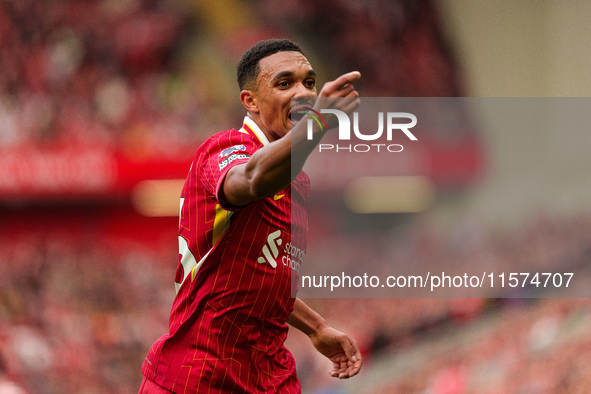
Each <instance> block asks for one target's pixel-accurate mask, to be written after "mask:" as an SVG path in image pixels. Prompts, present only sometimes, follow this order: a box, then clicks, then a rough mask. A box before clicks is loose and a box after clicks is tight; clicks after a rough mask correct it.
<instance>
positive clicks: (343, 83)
mask: <svg viewBox="0 0 591 394" xmlns="http://www.w3.org/2000/svg"><path fill="white" fill-rule="evenodd" d="M359 78H361V73H360V72H359V71H351V72H348V73H346V74H343V75H341V76H340V77H338V78H337V79H335V80H334V81H333V82H334V84H335V86H336V87H337V89H343V88H345V87H347V86H349V85H350V84H352V83H355V81H357V80H358V79H359Z"/></svg>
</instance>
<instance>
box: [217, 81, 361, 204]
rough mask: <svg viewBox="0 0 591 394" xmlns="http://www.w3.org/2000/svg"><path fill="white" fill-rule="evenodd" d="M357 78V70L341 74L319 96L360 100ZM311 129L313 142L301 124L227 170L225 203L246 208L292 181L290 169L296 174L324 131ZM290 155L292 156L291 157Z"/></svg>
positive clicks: (327, 84)
mask: <svg viewBox="0 0 591 394" xmlns="http://www.w3.org/2000/svg"><path fill="white" fill-rule="evenodd" d="M360 77H361V74H360V73H359V72H358V71H353V72H350V73H347V74H343V75H341V76H340V77H339V78H337V79H335V80H334V81H331V82H327V83H326V84H325V85H324V86H323V88H322V90H321V91H320V95H319V96H320V97H359V94H358V93H357V91H356V90H355V88H354V86H353V83H354V82H355V81H356V80H358V79H359V78H360ZM314 127H316V128H315V129H314V132H315V134H316V136H317V137H318V138H316V136H315V138H314V139H313V140H307V139H306V138H305V137H304V136H305V135H306V128H307V125H306V122H304V121H300V122H298V124H297V125H295V126H294V127H293V129H292V131H291V132H289V133H287V134H286V135H285V136H284V137H282V138H279V139H278V140H276V141H273V142H271V143H270V144H268V145H266V146H264V147H263V148H261V149H259V150H258V151H257V152H256V153H255V154H253V155H252V157H251V158H250V159H249V160H248V162H247V163H245V164H241V165H237V166H235V167H233V168H232V169H230V171H228V174H226V177H225V179H224V184H223V189H222V190H223V193H224V197H225V199H226V201H227V202H228V203H230V204H232V205H234V206H242V205H246V204H248V203H249V202H251V201H254V200H256V199H260V198H264V197H270V196H272V195H274V194H275V193H277V192H278V191H280V190H282V189H283V188H285V187H286V186H287V185H289V183H290V182H291V181H292V179H291V176H292V169H293V170H294V171H293V173H294V174H297V173H299V171H300V170H301V169H302V168H303V166H304V163H305V160H306V158H307V157H308V156H309V155H310V153H311V152H312V151H313V149H314V147H315V146H316V144H317V143H318V141H319V140H320V138H321V137H322V135H323V134H324V132H325V131H326V130H321V129H320V128H319V127H317V126H316V125H314ZM294 136H297V138H295V137H294ZM292 149H293V150H292ZM292 152H293V153H294V154H295V155H294V156H293V157H292ZM292 159H293V160H292Z"/></svg>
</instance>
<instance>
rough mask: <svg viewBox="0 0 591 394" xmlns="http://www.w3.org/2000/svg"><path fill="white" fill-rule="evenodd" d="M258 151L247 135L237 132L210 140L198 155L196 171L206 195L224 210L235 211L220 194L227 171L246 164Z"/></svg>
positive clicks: (217, 135) (219, 135)
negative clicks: (198, 167)
mask: <svg viewBox="0 0 591 394" xmlns="http://www.w3.org/2000/svg"><path fill="white" fill-rule="evenodd" d="M258 149H259V146H258V145H257V143H256V142H255V141H254V140H253V139H252V137H251V136H250V135H249V134H248V133H244V132H241V131H237V130H229V131H225V132H221V133H218V134H216V135H215V136H213V137H212V138H210V139H209V140H208V141H207V142H206V143H205V144H204V145H203V150H202V151H201V152H199V153H198V154H199V155H200V157H199V158H198V165H199V166H200V167H201V169H197V171H198V173H199V174H200V181H201V183H202V185H203V188H204V189H205V190H206V191H207V193H209V194H211V196H212V197H213V198H215V200H216V201H217V202H218V204H220V205H221V206H222V208H224V209H226V210H230V211H231V210H235V209H236V208H237V207H234V206H232V205H230V204H229V203H228V202H227V201H226V200H225V199H224V198H223V195H222V193H221V187H222V184H223V181H224V178H225V176H226V174H227V173H228V171H229V170H230V169H231V168H232V167H234V166H237V165H239V164H243V163H246V162H247V161H248V160H249V159H250V157H251V156H252V155H253V154H254V152H256V151H257V150H258Z"/></svg>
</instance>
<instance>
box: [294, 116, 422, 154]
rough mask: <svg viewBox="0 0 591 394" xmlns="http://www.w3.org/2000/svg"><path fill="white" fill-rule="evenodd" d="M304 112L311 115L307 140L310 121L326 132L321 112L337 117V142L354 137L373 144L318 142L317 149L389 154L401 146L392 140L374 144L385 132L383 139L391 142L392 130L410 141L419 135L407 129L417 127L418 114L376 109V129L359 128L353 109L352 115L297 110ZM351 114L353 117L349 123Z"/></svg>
mask: <svg viewBox="0 0 591 394" xmlns="http://www.w3.org/2000/svg"><path fill="white" fill-rule="evenodd" d="M299 112H300V113H302V114H304V115H310V117H311V118H312V119H308V128H307V138H308V140H312V139H313V133H314V131H313V123H312V122H313V121H315V122H316V123H317V124H318V125H319V126H320V128H321V130H323V131H325V130H327V129H328V126H327V122H326V120H325V119H324V117H323V116H322V114H332V115H335V116H336V119H337V122H338V139H339V141H351V140H352V139H353V140H354V139H357V140H360V141H373V142H374V143H361V144H348V145H343V144H336V145H335V144H319V145H318V151H319V152H324V151H330V150H332V151H335V152H342V151H346V152H358V153H365V152H370V151H374V152H380V151H387V152H392V153H397V152H402V151H403V150H404V147H403V146H402V145H401V144H394V143H391V144H390V143H388V144H386V143H377V140H379V139H381V138H382V137H383V135H384V133H385V136H386V140H387V141H389V142H391V141H392V139H393V137H394V136H395V133H397V132H402V133H403V134H404V135H405V136H406V137H407V138H408V139H409V140H411V141H418V138H417V137H416V136H415V135H414V134H413V133H412V132H411V131H410V129H411V128H413V127H414V126H416V124H417V117H416V116H415V115H414V114H411V113H409V112H378V113H377V119H378V128H377V130H376V131H371V132H369V131H367V130H360V126H359V125H360V120H359V118H360V117H359V113H358V112H353V113H352V114H351V115H347V113H345V112H343V111H341V110H338V109H333V108H331V109H328V108H322V109H320V111H316V110H314V109H312V108H309V107H306V108H304V109H303V110H301V111H299ZM350 116H352V117H353V121H352V122H351V119H350Z"/></svg>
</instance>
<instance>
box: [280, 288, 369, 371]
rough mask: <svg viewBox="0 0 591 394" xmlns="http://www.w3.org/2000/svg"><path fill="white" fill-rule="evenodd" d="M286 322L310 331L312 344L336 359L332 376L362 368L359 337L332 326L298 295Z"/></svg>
mask: <svg viewBox="0 0 591 394" xmlns="http://www.w3.org/2000/svg"><path fill="white" fill-rule="evenodd" d="M287 323H289V324H290V325H291V326H293V327H295V328H297V329H298V330H300V331H302V332H303V333H304V334H306V335H308V337H309V338H310V340H311V341H312V344H313V345H314V347H315V348H316V350H318V351H319V352H320V353H321V354H323V355H324V356H326V357H327V358H328V359H329V360H331V361H332V363H333V369H332V370H330V371H329V374H330V376H332V377H335V378H339V379H347V378H350V377H352V376H355V375H357V373H359V370H361V365H362V364H363V359H362V357H361V352H360V351H359V345H358V344H357V341H355V340H354V339H353V338H351V337H349V336H348V335H347V334H345V333H343V332H341V331H338V330H335V329H334V328H332V327H331V326H330V325H329V324H328V323H327V322H326V320H324V318H323V317H322V316H320V315H319V314H318V313H317V312H315V311H314V310H313V309H312V308H310V307H309V306H308V305H306V304H305V303H304V302H303V301H302V300H300V299H299V298H296V300H295V304H294V307H293V312H291V314H290V315H289V317H288V318H287Z"/></svg>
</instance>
